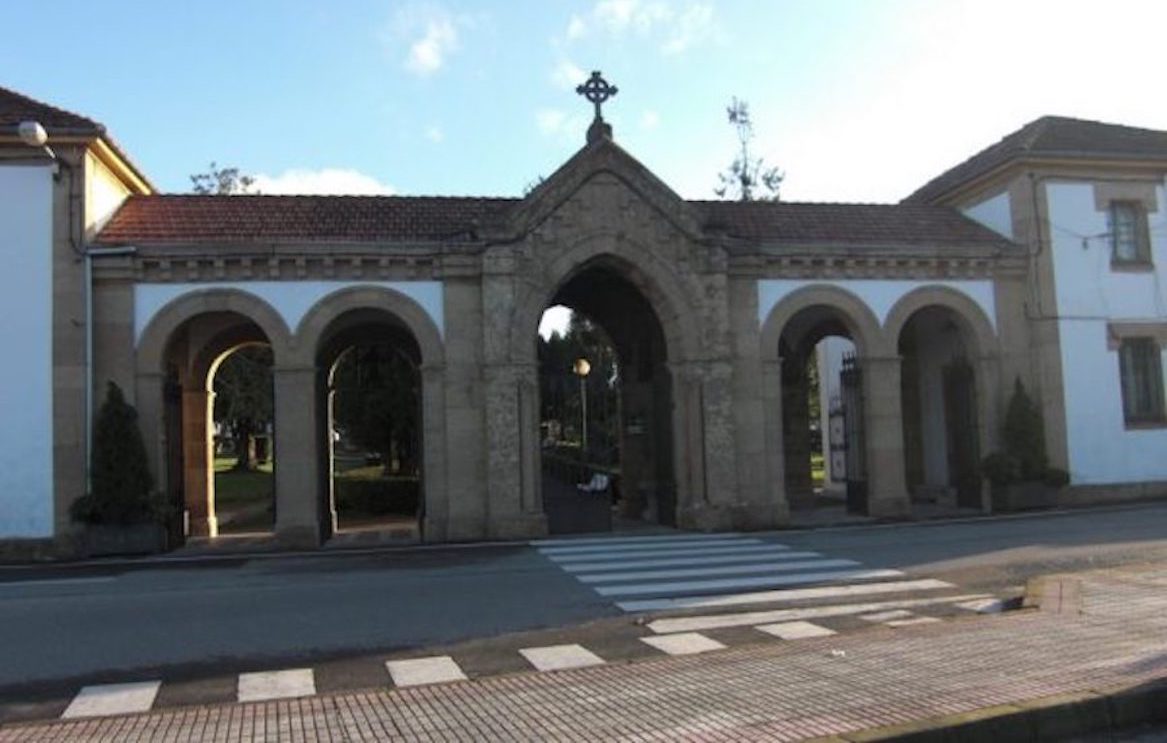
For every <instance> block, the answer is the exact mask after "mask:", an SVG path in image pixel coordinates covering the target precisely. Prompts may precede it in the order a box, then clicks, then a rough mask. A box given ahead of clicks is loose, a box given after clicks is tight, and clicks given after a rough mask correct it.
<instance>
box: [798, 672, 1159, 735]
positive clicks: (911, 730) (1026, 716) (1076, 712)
mask: <svg viewBox="0 0 1167 743" xmlns="http://www.w3.org/2000/svg"><path fill="white" fill-rule="evenodd" d="M1163 722H1167V678H1161V679H1157V680H1155V681H1151V682H1148V683H1143V684H1137V685H1133V686H1120V687H1114V688H1110V689H1100V690H1097V691H1085V692H1078V693H1072V694H1058V695H1055V696H1051V697H1041V698H1039V699H1033V700H1030V701H1026V702H1018V703H1016V704H1004V705H1000V706H996V707H986V708H983V709H978V710H973V711H972V712H965V713H963V714H958V715H948V716H945V717H936V718H932V719H929V720H920V721H917V722H909V723H904V724H901V725H891V726H887V727H879V728H871V729H868V730H861V731H857V732H854V733H843V734H840V735H834V736H827V737H820V738H813V739H811V741H812V743H870V742H871V741H885V740H898V741H910V743H942V742H944V743H947V742H950V741H960V742H962V743H979V742H980V741H988V742H990V743H1012V742H1013V741H1035V740H1036V741H1041V740H1050V741H1054V740H1064V739H1065V738H1067V737H1070V736H1080V735H1087V734H1091V733H1113V732H1119V731H1126V730H1130V729H1132V728H1138V727H1141V726H1144V725H1150V724H1154V723H1163Z"/></svg>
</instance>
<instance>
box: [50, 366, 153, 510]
mask: <svg viewBox="0 0 1167 743" xmlns="http://www.w3.org/2000/svg"><path fill="white" fill-rule="evenodd" d="M91 466H92V476H91V491H90V492H89V493H88V494H86V495H84V496H82V497H81V498H78V499H77V500H76V501H75V502H74V503H73V506H72V508H71V509H70V515H71V516H72V517H73V519H74V520H76V521H80V522H83V523H87V524H107V525H129V524H141V523H148V522H152V521H156V520H158V519H159V518H160V516H161V514H160V513H159V509H158V503H159V501H158V500H157V499H156V498H155V497H154V495H153V488H154V481H153V478H152V477H151V476H150V469H149V467H148V466H147V462H146V446H145V444H144V443H143V441H142V432H141V431H140V430H139V429H138V412H137V411H136V410H135V409H134V407H133V406H132V405H130V404H129V403H127V402H126V399H125V396H124V395H123V394H122V391H121V388H120V387H118V386H117V385H116V384H114V383H113V382H110V383H109V387H108V388H107V389H106V397H105V402H104V403H102V406H101V410H100V411H99V412H98V414H97V421H96V422H95V424H94V428H93V460H92V463H91Z"/></svg>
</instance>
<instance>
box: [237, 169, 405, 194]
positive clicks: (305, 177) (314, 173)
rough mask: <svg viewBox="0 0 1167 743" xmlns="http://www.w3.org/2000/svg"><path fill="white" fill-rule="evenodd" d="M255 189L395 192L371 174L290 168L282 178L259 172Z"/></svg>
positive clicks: (271, 191) (346, 192) (268, 190)
mask: <svg viewBox="0 0 1167 743" xmlns="http://www.w3.org/2000/svg"><path fill="white" fill-rule="evenodd" d="M255 189H256V190H257V191H258V192H259V193H262V194H324V195H330V196H345V195H352V196H357V195H362V196H389V195H392V194H393V193H395V192H396V189H394V188H393V187H392V186H390V185H387V184H384V183H381V182H380V181H378V180H377V179H376V178H374V177H373V176H371V175H366V174H364V173H362V172H360V171H358V170H353V169H352V168H321V169H319V170H310V169H308V168H291V169H289V170H285V171H284V172H283V173H281V174H280V175H275V176H273V175H266V174H264V173H260V174H258V175H256V176H255Z"/></svg>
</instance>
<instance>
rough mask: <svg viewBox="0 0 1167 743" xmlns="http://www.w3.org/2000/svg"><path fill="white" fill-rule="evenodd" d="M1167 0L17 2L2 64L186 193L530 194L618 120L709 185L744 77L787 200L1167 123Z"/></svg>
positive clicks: (836, 196) (658, 155) (702, 186)
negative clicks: (194, 183)
mask: <svg viewBox="0 0 1167 743" xmlns="http://www.w3.org/2000/svg"><path fill="white" fill-rule="evenodd" d="M1165 6H1167V4H1163V3H1153V2H1122V1H1116V0H1112V1H1111V2H1108V3H1105V4H1103V3H1090V4H1089V5H1087V4H1084V3H1083V4H1079V3H1074V2H1067V1H1065V0H1063V1H1062V2H1056V3H1055V2H1036V1H1033V2H1022V0H1013V2H1002V1H998V0H976V1H975V2H971V1H965V0H948V1H946V2H922V1H916V0H883V1H882V2H874V1H870V0H863V1H861V0H819V1H817V2H810V1H806V2H776V1H771V2H761V1H759V2H746V1H742V2H712V1H710V0H590V1H588V2H584V1H582V0H579V1H576V2H568V1H567V0H539V1H535V0H530V1H527V0H516V1H514V2H505V3H502V2H499V3H485V2H477V3H475V2H454V1H453V0H447V1H444V2H442V1H435V2H412V1H410V0H405V1H403V2H389V1H388V0H376V1H373V0H345V2H336V3H326V2H319V0H317V2H307V1H299V0H283V1H282V2H278V3H277V2H259V0H254V1H250V2H249V1H246V0H236V1H234V2H220V1H218V0H204V1H203V2H198V3H162V2H156V1H154V2H144V1H143V2H114V1H107V2H92V1H90V2H54V3H48V4H46V3H13V4H11V5H10V6H7V7H6V8H5V23H4V28H3V29H2V30H0V47H2V48H3V49H4V54H5V60H6V64H5V73H4V76H3V79H0V85H4V86H7V87H11V88H14V89H16V90H19V91H21V92H24V93H27V94H29V95H32V96H33V97H36V98H39V99H41V100H45V101H48V102H50V103H55V104H57V105H60V106H62V107H64V108H68V109H71V110H74V111H77V112H79V113H83V114H85V115H88V116H90V117H92V118H95V119H97V120H99V121H101V122H103V123H105V124H106V125H107V126H108V127H109V130H110V131H111V133H112V134H113V136H114V137H115V139H117V141H118V142H119V143H120V144H121V145H123V146H124V148H125V149H126V150H127V151H128V152H129V153H130V154H131V156H132V157H133V158H134V160H135V161H136V162H137V164H138V165H139V166H140V167H141V168H142V169H143V170H144V171H145V172H146V173H147V174H148V175H149V176H150V177H151V178H152V179H153V180H154V181H155V183H156V184H157V185H158V186H159V187H160V188H162V189H163V190H166V191H186V190H188V189H189V180H188V178H187V176H188V175H189V174H190V173H193V172H198V171H200V170H205V169H206V166H207V164H208V163H209V162H210V161H211V160H215V161H217V162H219V163H220V164H231V165H236V166H238V167H240V168H241V169H242V170H244V171H245V172H249V173H253V174H256V175H259V176H261V184H263V186H264V190H265V191H267V192H276V191H280V190H288V189H292V190H309V191H325V192H330V191H359V192H386V193H388V192H392V193H401V194H471V195H503V196H515V195H519V194H520V193H521V192H522V190H523V188H524V186H525V185H526V184H528V183H530V182H531V181H533V180H534V179H535V178H537V177H538V176H539V175H547V174H549V173H550V172H552V171H553V170H554V169H555V168H556V167H557V166H558V165H559V164H560V163H561V162H562V161H563V160H565V159H566V158H567V157H569V156H570V155H571V154H572V153H573V152H574V151H575V150H576V149H577V148H578V147H579V146H581V145H582V143H583V136H584V129H585V128H586V125H587V121H588V120H589V118H590V107H589V105H588V104H587V103H586V102H585V101H583V100H581V99H579V98H578V97H577V96H576V95H575V93H574V91H573V88H574V86H575V85H576V84H577V83H579V82H581V81H582V77H584V76H586V72H587V71H590V70H591V69H602V70H603V72H604V74H605V76H606V77H608V78H609V79H610V80H611V81H612V82H613V83H614V84H616V85H618V86H619V88H620V94H619V95H618V96H617V97H616V98H615V99H614V100H613V101H612V102H611V103H610V104H609V106H608V107H607V109H606V110H607V111H608V118H609V120H610V121H611V122H612V123H613V126H614V128H615V136H616V140H617V141H618V142H619V143H620V144H621V145H622V146H623V147H625V148H626V149H627V150H629V151H630V152H631V153H632V154H633V155H634V156H635V157H637V158H639V159H640V160H641V161H642V162H644V163H645V164H646V165H647V166H648V167H650V168H651V169H653V170H654V171H655V172H656V173H657V174H658V175H659V176H661V177H662V178H663V179H664V180H665V181H666V182H667V183H669V184H670V185H671V186H673V187H674V188H675V189H676V190H678V191H679V192H680V193H681V194H682V195H683V196H686V197H689V198H713V194H712V188H713V186H714V185H715V183H716V173H717V172H718V170H720V169H722V168H724V167H725V165H726V164H728V162H729V161H730V160H731V159H732V157H733V151H734V147H735V141H734V138H733V132H732V130H731V129H730V128H729V126H728V124H727V123H726V122H725V105H726V103H727V102H728V101H729V99H730V97H731V96H738V97H740V98H743V99H745V100H747V101H748V102H749V103H750V106H751V111H752V114H753V118H754V120H755V129H756V135H757V138H756V142H755V147H756V149H757V151H758V152H759V153H760V154H762V155H763V156H764V157H765V158H766V160H767V161H768V162H769V163H771V164H774V165H778V166H780V167H781V168H782V169H783V170H784V171H785V172H786V183H785V184H784V188H783V197H784V198H786V199H787V200H810V201H894V200H897V199H899V198H901V197H903V196H904V195H905V194H907V193H908V192H910V191H911V190H912V189H913V188H915V187H916V186H918V185H920V184H921V183H923V182H924V181H926V180H927V179H928V178H930V177H931V176H933V175H936V174H937V173H939V172H940V171H942V170H943V169H945V168H947V167H949V166H950V165H953V164H955V163H956V162H958V161H959V160H961V159H963V158H965V157H967V156H968V155H970V154H972V152H974V151H975V150H977V149H980V148H981V147H983V146H986V145H988V144H990V143H991V142H993V141H996V140H997V139H999V138H1000V137H1002V136H1004V135H1005V134H1007V133H1008V132H1010V131H1012V130H1013V129H1015V128H1017V127H1018V126H1020V125H1022V124H1024V123H1025V122H1026V121H1029V120H1031V119H1033V118H1036V117H1037V116H1040V115H1042V114H1045V113H1057V114H1063V115H1072V116H1081V117H1085V118H1095V119H1101V120H1106V121H1116V122H1122V123H1129V124H1133V125H1140V126H1148V127H1153V128H1163V129H1167V96H1164V95H1163V94H1162V89H1163V84H1162V80H1163V74H1162V69H1163V65H1164V62H1163V58H1162V54H1161V51H1160V49H1161V46H1162V45H1161V35H1162V29H1163V28H1164V26H1165V23H1164V22H1165V21H1167V11H1165V10H1164V7H1165Z"/></svg>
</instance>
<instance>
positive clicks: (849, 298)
mask: <svg viewBox="0 0 1167 743" xmlns="http://www.w3.org/2000/svg"><path fill="white" fill-rule="evenodd" d="M812 307H826V308H829V309H832V310H835V311H836V312H837V313H838V319H839V320H840V321H841V322H842V323H843V325H844V326H845V327H846V329H847V332H848V333H849V334H850V336H851V342H852V343H854V344H855V350H856V352H857V353H858V354H859V356H860V357H863V356H873V355H883V354H884V352H886V351H887V349H888V344H887V340H886V337H885V335H884V333H883V329H882V328H881V327H880V324H879V320H878V318H876V316H875V313H874V312H872V311H871V308H870V307H868V306H867V303H865V302H864V301H863V300H862V299H860V298H859V297H857V296H856V295H855V294H852V293H851V292H849V291H847V290H846V289H843V288H840V287H837V286H831V285H830V284H812V285H810V286H805V287H802V288H800V289H797V290H795V291H794V292H792V293H790V294H789V295H787V296H786V297H784V298H783V299H782V300H781V301H780V302H778V304H776V305H774V308H773V309H771V310H770V313H769V314H768V315H767V316H766V321H765V322H764V323H763V324H762V332H761V342H762V359H763V361H777V360H778V358H779V342H780V340H781V339H782V333H783V332H784V331H785V330H786V327H787V325H788V324H789V323H790V320H791V319H793V318H794V317H795V316H796V315H797V314H798V313H799V312H802V311H803V310H806V309H810V308H812Z"/></svg>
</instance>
